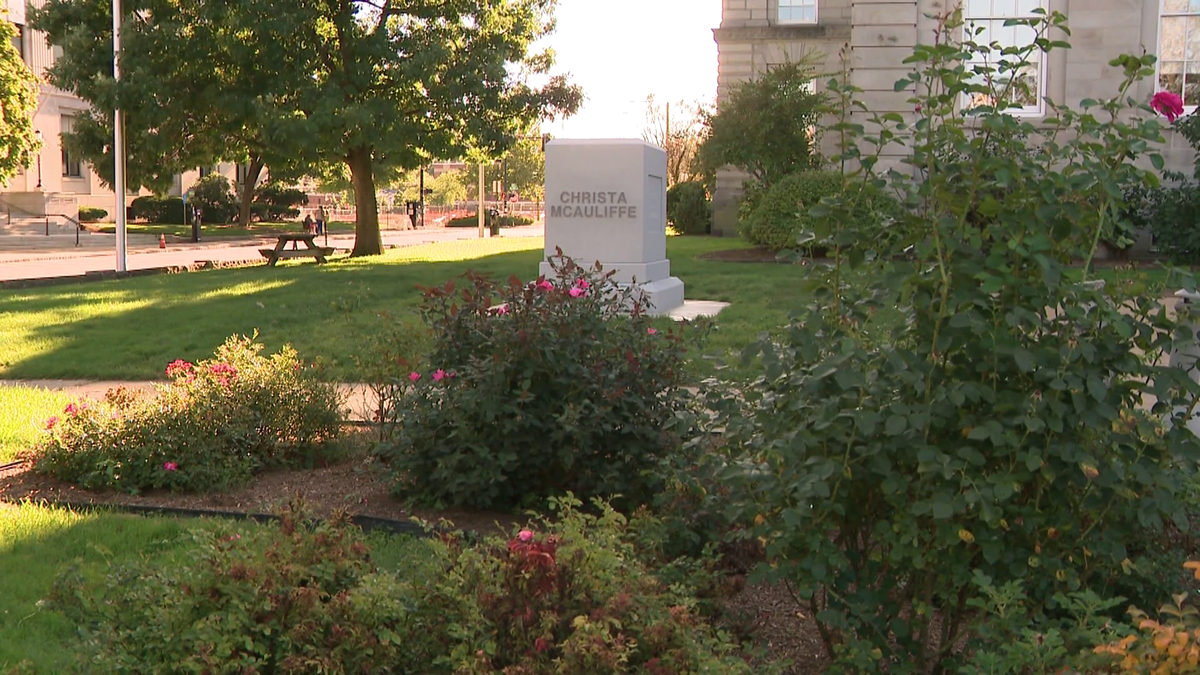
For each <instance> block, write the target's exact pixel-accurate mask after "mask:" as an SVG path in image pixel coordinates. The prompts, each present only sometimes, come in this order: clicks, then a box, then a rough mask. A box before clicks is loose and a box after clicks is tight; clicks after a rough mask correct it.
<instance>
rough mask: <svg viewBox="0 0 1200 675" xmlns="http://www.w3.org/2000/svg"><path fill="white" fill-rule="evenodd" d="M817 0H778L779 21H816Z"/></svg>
mask: <svg viewBox="0 0 1200 675" xmlns="http://www.w3.org/2000/svg"><path fill="white" fill-rule="evenodd" d="M816 22H817V0H779V23H816Z"/></svg>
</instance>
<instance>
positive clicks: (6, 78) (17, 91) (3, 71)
mask: <svg viewBox="0 0 1200 675" xmlns="http://www.w3.org/2000/svg"><path fill="white" fill-rule="evenodd" d="M0 23H3V28H2V29H0V182H3V183H7V182H8V181H9V179H11V178H12V177H13V176H15V175H17V172H18V171H20V170H21V169H24V168H25V167H27V166H29V165H30V164H32V163H33V160H34V157H35V155H34V153H35V152H36V151H37V150H38V149H39V148H40V147H41V143H40V142H39V141H38V140H37V137H36V135H35V134H34V131H33V114H34V112H36V111H37V107H38V91H37V90H38V81H37V77H35V76H34V74H33V72H32V71H30V70H29V66H27V65H25V61H24V60H23V59H22V58H21V53H20V52H18V51H17V48H16V47H15V46H14V45H13V43H12V38H13V37H15V36H16V29H15V28H13V27H12V25H11V24H9V23H7V22H0Z"/></svg>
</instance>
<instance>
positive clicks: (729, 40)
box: [713, 0, 1200, 234]
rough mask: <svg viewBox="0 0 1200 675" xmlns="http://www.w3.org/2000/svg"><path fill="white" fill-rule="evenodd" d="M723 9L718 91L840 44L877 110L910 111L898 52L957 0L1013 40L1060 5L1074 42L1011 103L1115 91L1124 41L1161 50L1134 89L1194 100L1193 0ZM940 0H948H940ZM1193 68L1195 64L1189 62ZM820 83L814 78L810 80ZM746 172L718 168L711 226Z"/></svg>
mask: <svg viewBox="0 0 1200 675" xmlns="http://www.w3.org/2000/svg"><path fill="white" fill-rule="evenodd" d="M722 2H723V3H724V4H723V7H722V19H721V25H720V27H719V28H716V29H714V30H713V35H714V37H715V39H716V41H717V47H718V52H719V70H718V80H717V96H718V99H719V98H720V97H721V96H722V95H723V94H724V93H725V92H727V91H728V89H729V87H730V86H731V85H733V84H735V83H737V82H740V81H743V80H746V79H749V78H753V77H755V76H756V75H758V74H759V73H761V72H763V71H764V70H766V69H767V68H769V67H771V66H772V65H776V64H781V63H786V62H788V61H791V60H795V59H798V58H800V57H801V56H802V55H804V54H806V53H811V52H816V53H820V54H824V64H825V66H826V67H827V69H828V70H829V71H830V72H834V71H840V70H841V68H842V64H843V59H842V57H841V54H842V53H843V52H844V53H845V54H846V60H845V63H846V65H847V66H848V67H849V68H850V78H851V82H852V83H853V84H854V85H856V86H858V87H861V88H862V89H863V90H864V92H863V94H862V95H861V99H862V100H863V102H864V103H865V104H866V106H867V107H868V109H870V110H871V111H873V112H889V111H895V112H900V113H905V114H907V113H909V112H911V111H910V110H909V107H910V105H909V104H908V103H907V102H906V101H907V99H908V98H909V96H910V95H911V94H910V93H909V92H905V91H901V92H896V91H895V90H894V84H895V82H896V81H897V80H898V79H900V78H901V77H902V76H903V75H905V74H906V73H907V72H908V70H909V67H908V66H906V65H905V64H904V63H903V61H904V59H905V58H906V57H908V56H909V55H910V54H911V53H912V49H913V47H914V45H916V44H917V43H918V42H921V43H930V42H932V41H933V37H934V33H933V32H934V28H935V26H936V22H935V20H934V19H932V18H930V15H935V14H940V13H944V12H945V11H947V9H948V8H951V7H953V4H952V3H958V2H961V3H962V7H963V11H964V14H965V17H966V18H967V19H968V20H970V21H971V23H972V24H974V25H975V26H977V27H982V28H984V29H985V30H986V31H987V33H986V34H985V36H984V37H982V38H976V39H977V40H980V41H983V40H985V39H987V40H989V41H990V40H992V39H994V40H998V41H1001V42H1011V43H1015V42H1018V41H1020V40H1021V39H1022V38H1024V37H1026V36H1024V35H1022V33H1021V30H1020V29H1018V28H1015V27H1004V25H1003V24H1004V22H1005V20H1007V19H1010V18H1020V17H1028V16H1031V12H1032V10H1034V9H1035V8H1039V7H1040V8H1042V9H1045V10H1047V11H1051V12H1052V11H1058V12H1062V13H1063V14H1066V15H1067V17H1068V19H1069V21H1068V24H1069V26H1070V28H1071V32H1072V35H1071V37H1070V38H1069V40H1070V42H1071V44H1072V48H1071V49H1069V50H1055V51H1052V52H1051V53H1050V54H1049V55H1048V56H1047V58H1046V59H1045V61H1046V62H1045V63H1041V64H1038V67H1037V68H1036V70H1035V72H1031V74H1030V76H1031V77H1032V78H1034V79H1035V82H1036V90H1037V92H1038V93H1039V94H1040V97H1039V98H1037V100H1035V101H1031V102H1030V103H1031V104H1030V105H1029V106H1027V107H1026V108H1024V109H1022V110H1019V111H1017V114H1022V115H1027V116H1030V117H1034V118H1036V117H1038V116H1041V115H1043V114H1044V113H1045V110H1044V102H1042V98H1049V99H1051V100H1053V101H1058V102H1065V103H1068V104H1070V105H1075V104H1077V103H1078V102H1079V101H1080V100H1081V99H1084V98H1091V97H1101V96H1111V95H1113V94H1114V93H1115V86H1116V84H1117V83H1118V82H1119V81H1120V79H1121V73H1120V72H1118V70H1117V69H1115V68H1113V67H1111V66H1109V65H1108V62H1109V61H1110V60H1111V59H1113V58H1114V57H1116V56H1118V55H1119V54H1122V53H1142V51H1143V50H1145V51H1146V52H1150V53H1155V54H1157V55H1158V56H1159V65H1158V76H1157V78H1156V80H1155V81H1150V80H1146V81H1143V82H1142V83H1141V87H1140V88H1139V89H1138V90H1137V91H1136V92H1133V94H1134V95H1135V96H1137V97H1139V98H1140V99H1142V100H1145V101H1149V99H1150V97H1151V96H1152V95H1153V94H1154V92H1155V90H1156V88H1162V89H1166V90H1169V91H1173V92H1175V93H1178V94H1181V95H1182V96H1183V97H1184V102H1185V104H1187V109H1188V110H1189V111H1190V110H1192V109H1194V107H1195V106H1196V105H1197V104H1198V103H1200V48H1198V47H1196V45H1198V44H1200V2H1197V1H1196V0H722ZM948 3H951V4H949V5H948ZM1193 70H1194V71H1196V72H1195V73H1194V74H1193V73H1192V71H1193ZM817 85H818V86H820V83H819V82H818V83H817ZM1166 158H1167V162H1168V165H1169V166H1171V167H1174V168H1183V167H1185V166H1189V165H1190V162H1191V158H1192V153H1191V150H1190V148H1189V147H1188V145H1187V143H1186V142H1185V141H1183V139H1181V138H1178V137H1173V138H1170V139H1169V142H1168V147H1167V149H1166ZM742 180H743V176H742V175H741V174H739V173H738V172H735V171H723V172H721V173H720V174H719V175H718V178H717V188H716V193H715V194H714V196H713V231H714V233H720V234H733V233H735V232H736V231H737V203H738V198H739V197H740V195H741V183H742Z"/></svg>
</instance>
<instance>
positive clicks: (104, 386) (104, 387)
mask: <svg viewBox="0 0 1200 675" xmlns="http://www.w3.org/2000/svg"><path fill="white" fill-rule="evenodd" d="M159 384H166V382H149V381H122V380H103V381H97V380H0V387H31V388H37V389H49V390H51V391H61V392H63V393H65V394H67V395H68V396H71V397H74V398H90V399H101V398H104V393H105V392H107V391H108V390H109V389H115V388H117V387H125V388H127V389H134V390H138V391H143V392H153V391H154V387H155V385H159ZM338 391H339V392H340V393H341V395H342V402H343V405H344V406H345V409H346V413H347V416H346V419H347V420H350V421H355V422H366V421H371V420H372V419H373V417H374V413H375V410H377V409H378V400H379V399H378V398H376V396H375V394H374V393H373V392H372V391H371V388H370V387H369V386H367V385H365V384H346V383H342V384H338Z"/></svg>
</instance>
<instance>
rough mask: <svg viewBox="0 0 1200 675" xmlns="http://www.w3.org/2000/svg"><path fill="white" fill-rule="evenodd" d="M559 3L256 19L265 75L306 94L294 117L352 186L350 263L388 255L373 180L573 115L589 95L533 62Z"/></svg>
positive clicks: (297, 5) (304, 1)
mask: <svg viewBox="0 0 1200 675" xmlns="http://www.w3.org/2000/svg"><path fill="white" fill-rule="evenodd" d="M555 4H556V0H506V1H503V2H501V1H498V0H416V1H410V2H404V3H400V2H395V1H393V0H382V1H381V2H378V3H371V2H355V1H353V0H295V1H294V2H292V3H290V4H289V5H288V11H287V12H279V11H278V9H277V4H276V3H274V2H273V0H242V2H241V3H240V4H239V6H240V7H244V8H256V9H255V13H256V17H255V18H254V20H248V21H245V22H244V24H245V27H246V28H247V30H248V33H247V40H249V41H251V42H253V43H255V44H259V45H264V49H265V48H266V47H267V46H270V47H272V48H274V47H278V51H279V52H280V56H279V58H278V59H272V60H271V61H270V62H269V63H267V64H264V65H265V67H269V68H278V69H282V73H283V74H284V75H285V76H287V77H292V78H296V81H298V82H302V83H303V84H304V87H305V88H304V90H303V91H302V94H301V97H300V99H299V101H298V106H297V108H298V110H299V111H300V112H301V113H302V114H303V115H304V117H305V119H306V120H307V121H308V123H309V138H311V139H312V142H313V145H314V147H315V148H316V149H317V150H318V152H319V153H320V155H321V157H322V158H323V159H325V160H326V162H327V163H329V164H333V163H337V162H340V163H342V164H344V166H345V168H346V170H347V171H348V173H349V174H350V179H351V183H352V184H353V187H354V196H355V204H356V206H357V213H358V216H357V222H356V223H355V234H356V239H355V243H354V251H353V254H354V255H371V254H377V253H380V252H381V251H382V241H381V239H380V235H379V214H378V209H377V207H376V203H375V175H376V172H377V171H380V170H389V169H397V168H399V169H415V168H418V167H421V166H424V165H425V164H426V163H427V162H429V161H430V160H431V159H432V158H435V157H455V156H461V155H464V154H467V153H473V154H490V155H496V154H499V153H501V152H503V151H504V150H505V149H506V148H507V147H508V146H509V145H511V144H512V143H513V142H514V140H515V139H516V138H517V137H518V136H520V135H521V134H522V133H523V132H525V131H526V130H527V129H529V128H531V127H532V126H533V125H534V124H535V123H536V122H537V121H538V120H540V119H542V118H545V117H551V116H554V115H557V114H569V113H571V112H573V111H574V110H575V109H576V108H577V107H578V106H579V104H580V102H581V99H582V95H581V93H580V92H579V91H578V89H577V88H575V87H573V86H570V85H569V84H568V83H567V82H566V80H565V79H564V78H562V77H552V78H548V79H547V83H546V84H545V85H544V86H542V87H534V86H532V85H530V84H529V79H531V78H532V77H533V76H540V75H544V74H545V73H546V72H547V71H548V69H549V68H550V66H551V65H552V64H553V55H552V53H550V52H548V51H546V52H533V51H532V50H533V45H534V42H535V41H537V40H538V39H540V38H541V37H543V36H545V35H546V34H547V33H548V32H549V31H550V30H551V29H552V28H553V14H552V12H553V9H554V6H555Z"/></svg>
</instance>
